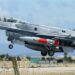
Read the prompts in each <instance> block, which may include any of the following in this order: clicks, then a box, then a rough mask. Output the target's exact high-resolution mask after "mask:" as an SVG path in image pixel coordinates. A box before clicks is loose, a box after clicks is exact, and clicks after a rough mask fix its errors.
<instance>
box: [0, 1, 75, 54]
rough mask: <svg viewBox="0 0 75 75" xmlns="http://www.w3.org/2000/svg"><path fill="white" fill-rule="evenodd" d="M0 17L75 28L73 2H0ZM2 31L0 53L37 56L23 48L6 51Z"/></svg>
mask: <svg viewBox="0 0 75 75" xmlns="http://www.w3.org/2000/svg"><path fill="white" fill-rule="evenodd" d="M0 16H12V17H15V18H19V19H23V20H25V21H27V22H29V23H33V24H40V25H41V24H42V25H43V24H44V25H51V26H58V27H63V28H70V29H74V28H75V0H0ZM6 38H7V37H6V36H5V33H4V31H0V53H9V54H15V55H16V54H25V55H38V54H39V52H35V51H32V50H30V49H27V48H25V47H24V46H18V45H15V47H14V49H12V50H9V49H8V44H9V43H8V42H7V40H6Z"/></svg>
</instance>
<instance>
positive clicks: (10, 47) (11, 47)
mask: <svg viewBox="0 0 75 75" xmlns="http://www.w3.org/2000/svg"><path fill="white" fill-rule="evenodd" d="M7 40H8V41H10V42H11V44H9V46H8V47H9V49H13V44H12V43H13V38H10V37H8V38H7Z"/></svg>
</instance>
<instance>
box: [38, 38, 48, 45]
mask: <svg viewBox="0 0 75 75" xmlns="http://www.w3.org/2000/svg"><path fill="white" fill-rule="evenodd" d="M38 42H39V43H43V44H47V43H48V41H47V39H44V38H39V39H38Z"/></svg>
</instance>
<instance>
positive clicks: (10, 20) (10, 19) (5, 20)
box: [3, 17, 17, 23]
mask: <svg viewBox="0 0 75 75" xmlns="http://www.w3.org/2000/svg"><path fill="white" fill-rule="evenodd" d="M3 21H4V22H12V23H16V22H17V20H15V19H13V18H8V19H7V18H5V17H4V19H3Z"/></svg>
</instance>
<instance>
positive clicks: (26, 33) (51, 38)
mask: <svg viewBox="0 0 75 75" xmlns="http://www.w3.org/2000/svg"><path fill="white" fill-rule="evenodd" d="M0 29H3V30H5V31H6V35H7V37H8V38H7V40H8V41H10V42H11V44H9V48H10V49H12V48H13V44H23V45H24V46H26V47H28V48H30V49H32V50H36V51H40V52H41V55H42V56H46V55H47V54H48V55H49V56H53V55H54V53H56V52H70V51H73V50H74V49H75V31H74V30H69V29H61V28H57V27H52V26H45V25H35V24H29V23H26V22H21V21H20V22H19V21H17V20H15V19H13V18H12V19H11V18H8V19H7V18H3V19H0Z"/></svg>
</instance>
